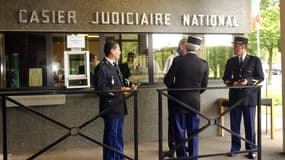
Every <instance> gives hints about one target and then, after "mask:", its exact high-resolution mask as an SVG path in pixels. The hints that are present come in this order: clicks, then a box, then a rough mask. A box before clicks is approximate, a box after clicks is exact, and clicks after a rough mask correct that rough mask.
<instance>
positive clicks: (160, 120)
mask: <svg viewBox="0 0 285 160" xmlns="http://www.w3.org/2000/svg"><path fill="white" fill-rule="evenodd" d="M161 92H162V91H158V143H159V144H158V154H159V160H163V152H162V136H163V135H162V93H161Z"/></svg>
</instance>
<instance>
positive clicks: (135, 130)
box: [134, 92, 139, 160]
mask: <svg viewBox="0 0 285 160" xmlns="http://www.w3.org/2000/svg"><path fill="white" fill-rule="evenodd" d="M134 140H135V160H138V158H139V157H138V154H139V150H138V94H137V92H135V93H134Z"/></svg>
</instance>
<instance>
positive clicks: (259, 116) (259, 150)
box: [257, 86, 262, 160]
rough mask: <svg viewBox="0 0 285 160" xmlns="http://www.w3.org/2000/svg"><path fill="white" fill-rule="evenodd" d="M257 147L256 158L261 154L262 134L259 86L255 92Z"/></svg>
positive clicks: (260, 157) (259, 157)
mask: <svg viewBox="0 0 285 160" xmlns="http://www.w3.org/2000/svg"><path fill="white" fill-rule="evenodd" d="M257 95H258V96H257V138H258V139H257V147H258V150H257V151H258V153H257V155H258V156H257V157H258V160H261V159H262V155H261V149H262V146H261V139H262V135H261V87H260V86H259V87H258V92H257Z"/></svg>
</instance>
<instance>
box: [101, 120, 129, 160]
mask: <svg viewBox="0 0 285 160" xmlns="http://www.w3.org/2000/svg"><path fill="white" fill-rule="evenodd" d="M123 126H124V117H118V118H104V136H103V143H104V144H106V145H108V146H110V147H112V148H113V149H115V150H118V151H120V152H123V151H124V138H123V128H124V127H123ZM124 159H125V158H124V157H123V156H121V155H119V154H117V153H115V152H113V151H111V150H109V149H107V148H104V149H103V160H124Z"/></svg>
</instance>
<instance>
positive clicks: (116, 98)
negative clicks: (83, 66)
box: [94, 58, 127, 118]
mask: <svg viewBox="0 0 285 160" xmlns="http://www.w3.org/2000/svg"><path fill="white" fill-rule="evenodd" d="M122 81H123V78H122V75H121V73H120V71H119V67H115V66H114V65H113V64H111V63H110V62H109V61H107V60H106V59H105V58H104V59H103V60H102V61H101V62H100V63H99V64H98V65H97V66H96V68H95V71H94V87H95V90H97V91H108V90H120V89H121V88H122V87H123V82H122ZM123 100H124V95H123V94H122V93H112V92H109V93H106V94H100V104H99V108H100V112H102V111H103V110H104V109H106V108H111V109H110V111H109V112H107V113H106V114H104V115H103V117H108V118H111V117H120V116H123V115H125V114H126V113H127V109H126V105H125V102H124V101H123Z"/></svg>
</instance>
